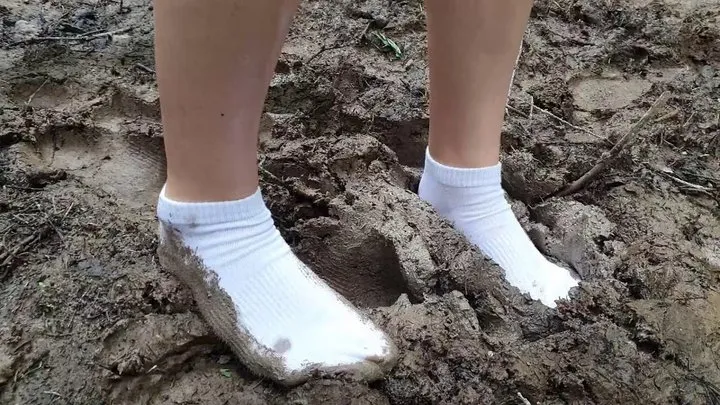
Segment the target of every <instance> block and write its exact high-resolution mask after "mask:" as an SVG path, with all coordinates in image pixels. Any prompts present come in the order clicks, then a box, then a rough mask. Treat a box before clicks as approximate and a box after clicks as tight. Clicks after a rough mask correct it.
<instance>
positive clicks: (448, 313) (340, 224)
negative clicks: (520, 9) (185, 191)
mask: <svg viewBox="0 0 720 405" xmlns="http://www.w3.org/2000/svg"><path fill="white" fill-rule="evenodd" d="M61 6H62V7H61ZM719 12H720V7H718V6H717V4H714V3H713V2H711V1H703V2H698V3H694V2H688V1H679V0H636V1H632V2H629V3H628V2H619V1H610V2H608V1H595V0H591V1H586V2H581V3H573V4H565V3H563V2H556V1H538V2H537V3H536V5H535V9H534V11H533V17H532V20H531V23H530V26H529V27H528V32H527V35H526V38H525V42H524V46H523V55H522V58H521V60H520V65H519V69H518V71H517V75H516V81H515V85H514V86H513V92H512V95H511V97H510V100H509V107H508V116H507V122H506V125H505V128H504V132H503V152H504V153H503V157H502V160H503V164H504V170H503V177H504V179H503V184H504V185H505V188H506V189H507V191H508V193H509V195H510V196H511V197H512V198H514V199H515V200H516V201H514V202H513V210H514V211H515V212H516V214H518V216H519V217H520V218H521V222H522V224H523V226H524V227H525V228H526V229H527V230H528V232H529V234H530V236H531V237H532V239H533V241H534V242H535V243H536V244H537V245H538V246H539V247H540V249H541V250H542V251H543V252H544V253H546V254H547V255H549V256H550V257H551V259H552V260H555V261H557V262H558V263H560V264H561V265H563V266H566V267H569V268H571V269H573V271H575V272H577V273H578V276H579V277H581V278H582V283H581V284H580V286H579V287H577V288H576V289H574V290H573V291H572V293H571V297H570V299H569V300H563V301H560V302H559V303H558V307H557V308H556V309H549V308H547V307H545V306H543V305H541V304H540V303H538V302H535V301H533V300H531V299H530V298H529V297H528V296H525V295H522V294H520V292H519V291H518V290H517V289H515V288H513V287H511V286H509V285H508V284H507V283H506V282H505V280H504V278H503V274H502V270H501V269H499V268H498V267H497V266H496V265H494V264H493V263H492V262H490V261H489V260H487V259H486V258H484V257H483V256H482V255H481V254H480V252H478V251H477V249H475V248H474V247H473V246H471V245H470V244H469V243H468V242H467V241H466V240H465V239H464V238H463V237H462V236H461V235H460V234H459V233H458V232H456V231H455V230H454V229H453V228H452V226H451V225H450V224H449V223H447V222H446V221H444V220H442V219H441V218H439V217H438V216H437V215H436V213H435V212H434V211H433V210H432V209H431V208H430V207H429V206H428V205H427V204H425V203H423V202H422V201H420V200H419V198H418V197H417V195H416V194H415V192H416V190H417V182H418V179H419V175H420V173H421V166H422V161H423V153H424V148H425V144H426V139H427V129H428V128H427V127H428V116H427V91H428V89H427V86H426V79H427V66H426V63H425V62H424V61H425V53H426V49H425V23H424V15H423V10H422V7H421V3H419V2H391V3H386V2H381V1H379V0H368V1H360V2H351V1H339V2H322V3H321V2H314V1H307V2H304V3H303V4H302V6H301V9H300V12H299V15H298V17H297V19H296V21H295V24H294V26H293V28H292V30H291V34H290V36H289V38H288V41H287V43H286V45H285V47H284V49H283V55H282V57H281V60H280V61H279V63H278V65H277V69H276V75H275V78H274V79H273V82H272V85H271V88H270V92H269V95H268V99H267V103H266V108H265V110H266V113H265V115H264V117H263V125H262V129H261V134H260V139H261V150H260V161H261V170H260V173H261V178H262V187H263V191H264V194H265V196H266V199H267V202H268V205H269V206H270V208H271V211H272V212H273V216H274V217H275V219H276V221H277V223H278V224H279V225H280V227H281V231H282V232H283V235H284V236H285V237H286V238H287V240H288V241H290V243H291V244H292V246H293V247H294V249H295V250H296V251H297V253H298V254H299V255H300V256H301V257H302V258H303V259H304V260H305V261H306V262H307V263H308V264H309V265H310V266H311V267H312V268H313V269H315V270H316V271H317V273H318V274H320V275H321V276H322V277H324V278H325V279H326V280H327V281H328V282H329V283H330V284H331V285H333V286H334V287H336V288H337V289H338V290H339V291H341V292H342V293H344V294H345V296H347V297H348V298H349V299H350V300H351V301H353V302H354V303H356V304H357V305H359V306H360V307H361V308H363V310H364V311H367V312H368V314H369V315H370V316H371V317H373V319H374V320H375V321H377V322H378V324H379V325H380V326H381V327H383V328H384V329H385V330H386V331H387V332H388V333H389V335H390V336H392V338H393V340H394V341H395V342H396V344H397V345H398V347H399V348H400V360H399V364H398V366H397V367H396V368H395V369H394V370H393V372H392V373H391V374H390V375H389V376H388V377H387V378H386V379H385V380H384V381H381V382H378V383H375V384H372V385H370V386H367V385H364V384H359V383H357V382H352V381H344V380H342V379H332V380H329V379H316V380H312V381H310V382H308V383H306V384H304V385H302V386H300V387H296V388H293V389H282V388H279V387H277V386H276V385H274V384H272V383H271V382H269V381H264V380H261V379H258V378H257V377H255V376H254V375H252V374H251V373H250V372H249V371H248V370H247V369H245V367H243V366H242V365H241V364H239V363H238V362H237V360H236V359H235V358H234V357H233V356H232V354H231V352H230V350H228V349H227V347H225V345H224V344H222V343H221V342H220V341H219V340H218V339H217V338H216V337H215V336H213V334H212V333H211V331H210V330H209V328H208V327H207V325H206V323H205V322H204V321H203V320H202V319H201V318H200V317H199V316H198V315H197V310H196V304H195V303H194V301H193V300H192V298H191V296H190V293H189V291H188V289H187V288H185V287H183V286H182V285H181V284H180V283H179V282H178V281H177V280H176V279H174V278H173V277H171V276H170V275H169V274H167V273H165V272H163V271H161V270H160V268H159V266H158V261H157V260H158V259H157V254H156V247H157V236H156V222H155V219H154V215H153V212H154V202H155V198H156V195H157V192H158V190H159V188H160V186H161V185H162V182H163V180H164V176H165V174H164V155H163V142H162V129H161V127H160V122H159V116H160V112H159V100H158V95H157V91H156V89H155V84H154V74H153V71H152V69H149V68H148V67H152V66H153V55H152V25H151V24H152V20H151V9H150V5H149V3H148V2H147V0H125V1H123V2H121V3H120V4H118V3H112V2H100V3H98V4H96V5H88V4H79V3H76V2H70V1H60V2H51V3H46V2H40V1H35V0H31V1H26V2H22V3H17V4H9V5H4V6H0V19H2V24H0V33H1V34H0V75H1V76H2V81H0V186H2V187H1V188H0V234H1V235H2V238H0V297H2V300H0V319H2V320H3V322H0V402H3V403H5V402H7V403H37V404H50V403H110V404H177V403H197V402H202V403H206V404H223V403H247V404H287V403H290V404H309V403H338V404H355V405H360V404H391V403H392V404H432V403H458V404H476V403H503V404H505V403H507V404H523V403H525V402H523V401H524V399H525V400H527V401H530V403H542V404H559V403H587V404H616V403H623V404H644V403H684V404H705V403H713V401H717V398H718V392H720V391H719V390H718V388H717V387H718V386H720V373H718V371H717V370H718V367H719V366H720V365H719V364H718V362H719V360H718V355H717V349H716V348H717V346H718V336H720V331H719V330H718V325H720V322H719V320H718V319H717V317H718V310H717V308H718V305H720V298H718V296H717V294H716V293H715V290H716V286H717V285H718V283H719V282H720V276H719V275H720V246H719V245H718V243H717V241H718V240H720V221H718V217H719V212H720V211H718V210H719V209H720V206H719V205H718V201H720V198H718V197H719V196H720V194H719V191H718V190H719V187H720V179H718V176H717V173H718V171H720V166H719V165H720V164H719V163H718V162H719V161H718V159H717V157H718V155H717V154H718V146H719V145H720V142H719V140H720V138H718V135H717V134H718V131H717V129H718V122H717V100H716V99H717V96H716V94H717V88H718V83H720V77H718V66H719V65H718V52H717V47H716V42H717V41H716V39H717V37H718V35H717V28H716V27H717V24H716V20H717V16H718V13H719ZM118 30H120V32H118ZM94 31H99V33H101V34H102V33H106V34H102V35H100V36H98V37H97V38H95V39H90V40H79V41H68V40H36V39H34V38H37V36H68V35H72V36H76V35H88V33H92V32H94ZM376 34H377V35H376ZM380 34H382V35H384V36H385V38H389V39H391V40H392V41H393V42H394V43H396V44H397V45H398V48H399V49H400V53H401V57H400V58H397V55H395V53H396V51H395V50H390V51H389V52H386V51H387V50H386V49H378V47H377V46H376V45H377V44H376V43H374V42H373V41H372V40H371V39H372V38H377V37H378V36H379V35H380ZM90 35H96V34H90ZM664 91H670V92H671V93H672V95H673V98H672V99H671V101H670V102H669V103H668V106H667V108H666V109H665V110H663V111H662V112H661V115H659V116H658V118H657V119H656V120H654V121H652V122H650V123H649V125H647V126H646V129H644V130H643V131H641V132H640V133H638V141H637V142H636V143H635V144H634V145H632V146H631V147H629V148H628V149H627V151H626V153H625V154H624V155H623V156H622V158H621V159H619V160H617V162H616V164H614V165H613V166H612V167H609V168H608V169H607V170H606V171H605V172H603V173H601V175H600V176H599V177H598V178H597V179H596V181H594V182H593V183H591V184H590V185H589V186H588V187H587V188H585V189H583V190H581V191H580V192H578V193H576V194H574V195H573V196H570V197H565V198H551V197H550V196H552V195H554V194H555V193H556V192H557V191H558V190H560V189H562V188H563V187H564V186H565V185H567V184H568V183H569V182H571V181H572V180H575V179H576V178H578V177H579V176H580V175H582V174H583V173H584V172H585V171H587V170H588V169H589V168H590V167H592V166H593V165H594V164H595V163H596V162H597V160H598V159H599V158H600V157H601V156H602V154H603V152H606V151H607V150H608V149H609V148H610V147H611V146H612V144H613V143H614V142H615V141H617V139H618V138H619V137H620V136H622V135H623V134H624V133H625V132H626V131H627V130H628V128H629V127H630V125H632V123H634V122H636V121H637V120H638V119H639V118H640V116H642V114H643V113H645V111H646V110H647V109H648V107H649V106H650V105H651V104H652V103H653V102H654V100H656V99H657V97H658V96H659V95H660V94H661V93H663V92H664Z"/></svg>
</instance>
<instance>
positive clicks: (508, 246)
mask: <svg viewBox="0 0 720 405" xmlns="http://www.w3.org/2000/svg"><path fill="white" fill-rule="evenodd" d="M419 194H420V198H422V199H423V200H425V201H427V202H429V203H430V204H431V205H432V206H433V207H434V208H435V210H436V211H437V212H438V213H439V214H440V215H442V216H444V217H445V218H447V219H448V220H450V221H451V222H452V223H453V224H454V225H455V227H456V228H457V229H458V230H459V231H461V232H462V233H463V234H464V235H465V236H466V237H467V238H468V239H469V240H470V241H471V242H472V243H474V244H475V245H477V246H478V247H479V248H480V250H481V251H482V252H483V253H484V254H485V255H487V256H488V257H489V258H490V259H492V260H493V261H495V262H496V263H497V264H498V265H499V266H500V267H501V268H502V269H503V270H505V276H506V278H507V280H508V282H509V283H510V284H512V285H513V286H515V287H517V288H519V289H520V290H521V291H523V292H527V293H529V294H530V296H531V297H533V298H534V299H538V300H540V301H542V302H543V303H544V304H545V305H547V306H550V307H555V300H556V299H558V298H566V297H567V294H568V291H569V290H570V288H572V287H574V286H576V285H577V281H575V279H573V278H572V276H571V275H570V273H569V272H568V271H567V270H566V269H563V268H561V267H558V266H556V265H555V264H553V263H551V262H549V261H548V260H547V259H546V258H545V257H544V256H543V255H542V254H541V253H540V252H539V251H538V250H537V248H536V247H535V245H534V244H533V243H532V241H531V240H530V238H529V237H528V236H527V234H526V233H525V231H524V230H523V228H522V226H521V225H520V223H519V222H518V220H517V218H515V215H514V214H513V212H512V210H511V208H510V204H508V202H507V200H506V199H505V193H504V191H503V189H502V185H501V166H500V164H497V165H495V166H490V167H484V168H472V169H464V168H454V167H449V166H445V165H442V164H440V163H438V162H436V161H435V160H434V159H433V158H432V157H431V156H430V153H429V151H428V152H426V155H425V170H424V172H423V175H422V178H421V180H420V188H419Z"/></svg>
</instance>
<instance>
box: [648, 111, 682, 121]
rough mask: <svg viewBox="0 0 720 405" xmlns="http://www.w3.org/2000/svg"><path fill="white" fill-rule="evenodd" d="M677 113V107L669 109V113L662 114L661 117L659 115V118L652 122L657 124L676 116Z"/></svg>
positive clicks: (678, 112)
mask: <svg viewBox="0 0 720 405" xmlns="http://www.w3.org/2000/svg"><path fill="white" fill-rule="evenodd" d="M678 114H680V110H678V109H676V110H675V111H670V112H669V113H667V114H665V115H663V116H662V117H660V118H658V119H656V120H655V121H653V123H654V124H657V123H658V122H663V121H667V120H669V119H671V118H675V117H677V116H678Z"/></svg>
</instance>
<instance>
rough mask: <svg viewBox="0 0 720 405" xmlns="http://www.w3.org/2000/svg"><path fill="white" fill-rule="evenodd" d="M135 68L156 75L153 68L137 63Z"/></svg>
mask: <svg viewBox="0 0 720 405" xmlns="http://www.w3.org/2000/svg"><path fill="white" fill-rule="evenodd" d="M135 67H136V68H138V69H140V70H143V71H145V72H147V73H151V74H155V69H153V68H151V67H147V66H145V65H143V64H142V63H136V64H135Z"/></svg>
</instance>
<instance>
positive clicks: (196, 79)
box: [155, 0, 297, 201]
mask: <svg viewBox="0 0 720 405" xmlns="http://www.w3.org/2000/svg"><path fill="white" fill-rule="evenodd" d="M296 6H297V0H266V1H240V0H214V1H213V2H212V4H210V3H209V2H206V1H198V0H158V1H156V2H155V16H156V29H155V32H156V59H157V68H158V85H159V89H160V95H161V102H162V117H163V126H164V132H165V148H166V151H167V166H168V167H167V168H168V178H167V185H166V194H167V196H168V197H170V198H174V199H176V200H181V201H222V200H231V199H237V198H241V197H246V196H249V195H250V194H252V193H253V192H255V190H256V189H257V186H258V171H257V136H258V130H259V126H260V116H261V113H262V108H263V103H264V100H265V96H266V95H267V89H268V85H269V83H270V80H271V79H272V75H273V71H274V67H275V64H276V62H277V58H278V56H279V53H280V49H281V47H282V42H283V40H284V38H285V36H286V35H287V31H288V27H289V25H290V21H291V18H292V16H293V14H294V12H295V9H296Z"/></svg>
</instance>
